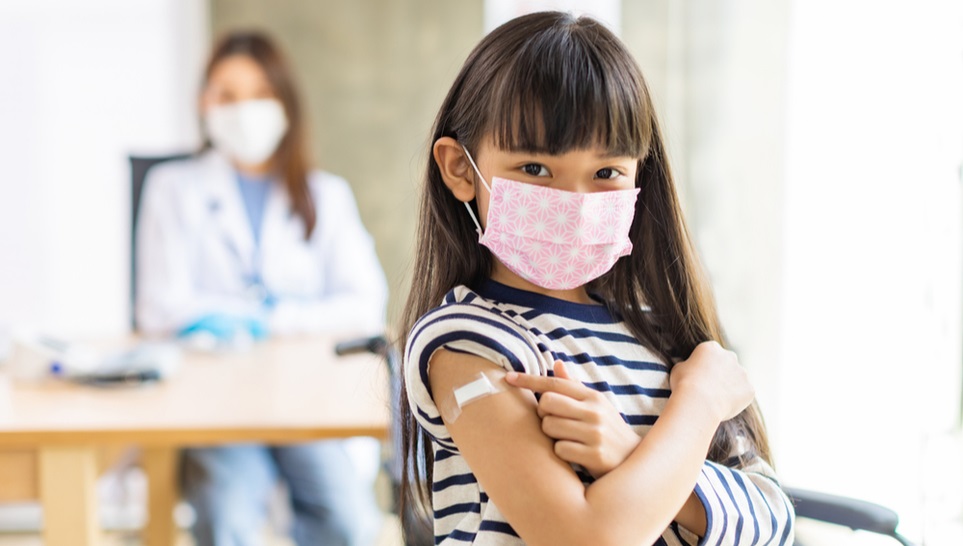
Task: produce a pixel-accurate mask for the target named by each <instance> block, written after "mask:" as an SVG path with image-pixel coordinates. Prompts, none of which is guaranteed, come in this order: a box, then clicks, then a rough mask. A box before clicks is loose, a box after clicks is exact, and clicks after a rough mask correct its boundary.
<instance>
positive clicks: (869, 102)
mask: <svg viewBox="0 0 963 546" xmlns="http://www.w3.org/2000/svg"><path fill="white" fill-rule="evenodd" d="M586 5H590V6H591V11H592V12H593V13H595V14H597V15H598V16H599V17H600V18H602V19H604V20H605V21H606V22H608V23H609V24H610V25H611V26H612V28H614V29H616V30H617V31H618V32H619V33H620V35H621V36H622V38H623V39H624V40H625V41H626V43H627V44H628V45H629V47H630V48H631V50H632V51H633V53H634V54H635V55H636V58H637V60H638V61H639V63H640V65H641V66H642V69H643V72H644V74H645V75H646V77H647V79H648V83H649V86H650V89H651V91H652V93H653V95H654V97H655V101H656V104H657V105H658V107H659V110H660V112H661V115H662V125H663V128H664V131H665V133H666V136H667V139H668V142H669V152H670V157H671V160H672V164H673V168H674V170H675V173H676V175H677V177H678V181H679V185H680V190H681V192H682V193H683V198H684V203H685V208H686V213H687V215H688V220H689V223H690V228H691V231H692V235H693V236H694V238H695V240H696V242H697V245H698V247H699V249H700V252H701V254H702V257H703V258H704V261H705V265H706V268H707V270H708V272H709V275H710V276H711V279H712V282H713V284H714V286H715V289H716V295H717V298H718V304H719V308H720V312H721V314H722V318H723V322H724V324H725V325H726V327H727V331H728V334H729V337H730V341H731V344H732V346H733V348H734V349H735V350H736V351H737V352H738V353H739V355H740V360H741V361H742V362H743V363H744V364H745V365H746V367H747V368H748V369H749V370H750V374H751V376H752V377H753V379H754V382H755V384H756V388H757V391H758V396H759V400H760V403H761V405H762V408H763V412H764V413H765V415H766V418H767V421H768V425H769V430H770V433H771V436H772V442H773V447H774V451H775V456H776V461H777V466H778V470H779V472H780V475H781V477H782V479H783V480H784V481H785V482H787V483H789V484H792V485H797V486H801V487H806V488H810V489H819V490H823V491H828V492H833V493H840V494H845V495H849V496H856V497H861V498H866V499H871V500H873V501H875V502H879V503H881V504H886V505H888V506H890V507H892V508H894V509H896V510H897V511H898V512H899V513H900V514H901V516H902V520H903V526H902V529H903V530H904V532H905V534H907V535H909V536H911V537H914V538H916V539H917V540H923V541H924V542H925V543H926V544H961V543H963V521H961V520H963V514H961V512H963V440H961V432H960V420H961V385H963V354H961V346H963V342H961V340H963V321H961V317H963V296H961V293H963V292H961V288H963V266H961V263H963V197H961V188H960V184H961V177H960V172H961V162H963V3H961V2H959V0H920V1H917V2H912V3H910V2H896V1H870V0H807V1H798V0H797V1H792V0H732V1H724V2H717V1H710V0H645V1H641V0H639V1H633V0H623V1H618V0H610V1H601V0H596V1H595V2H591V3H586V2H581V3H579V2H564V1H555V2H535V1H531V2H526V1H508V0H498V1H496V0H487V1H486V0H458V1H451V0H363V1H362V0H324V1H311V2H306V1H301V0H270V1H268V0H209V1H202V0H139V1H137V2H129V1H126V0H86V1H84V2H75V1H71V0H4V2H2V3H0V158H2V166H3V170H2V174H0V345H2V344H3V343H4V341H3V340H4V339H5V337H6V333H7V332H9V331H10V330H12V329H14V328H21V327H29V328H35V329H40V330H43V331H45V332H50V333H55V334H57V335H61V336H75V337H90V336H105V335H115V334H122V333H124V332H126V331H127V329H128V328H129V316H130V315H129V313H130V310H129V283H130V279H129V263H130V262H129V260H130V256H129V248H130V234H131V226H130V204H129V202H130V173H129V167H128V162H127V157H128V156H129V155H131V154H141V155H155V154H157V155H159V154H168V153H174V152H183V151H191V150H194V149H197V148H198V146H199V145H200V140H199V127H198V119H197V113H196V111H197V107H196V106H197V94H198V88H199V82H200V77H201V70H202V65H203V62H204V61H205V58H206V55H207V53H208V49H209V47H210V44H211V42H212V40H213V39H214V38H215V37H216V36H218V35H219V34H220V33H221V32H223V31H226V30H228V29H235V28H238V27H247V28H258V29H264V30H267V31H269V32H270V33H272V34H273V35H274V36H275V37H276V38H277V40H278V41H279V43H280V45H281V46H282V47H283V48H284V49H285V50H286V52H287V53H288V55H289V56H290V58H291V61H292V64H293V67H294V69H295V74H296V75H297V76H298V79H299V83H300V86H301V89H302V91H303V94H304V96H305V98H306V99H307V108H308V111H309V117H310V120H311V125H312V127H311V130H312V146H313V151H314V153H315V159H316V161H317V164H318V165H319V166H320V167H321V168H324V169H326V170H329V171H331V172H334V173H336V174H339V175H341V176H343V177H345V178H346V179H347V180H348V181H349V182H350V183H351V186H352V188H353V190H354V193H355V195H356V197H357V200H358V204H359V207H360V211H361V215H362V219H363V221H364V223H365V225H366V226H367V228H368V230H369V231H370V232H371V233H372V234H373V236H374V238H375V240H376V244H377V251H378V255H379V257H380V259H381V263H382V265H383V266H384V268H385V271H386V273H387V275H388V280H389V287H390V290H391V299H390V306H389V320H390V321H394V320H395V319H397V317H398V316H399V312H400V309H401V307H402V305H403V303H404V300H405V295H406V292H407V286H408V285H409V284H410V282H411V279H410V278H409V270H410V263H409V262H410V258H411V254H412V249H413V234H414V227H415V218H416V204H417V193H418V189H419V185H420V182H421V176H422V173H423V169H424V165H425V162H426V157H427V150H428V144H429V143H428V142H427V140H426V139H427V136H428V133H429V129H430V126H431V123H432V121H433V116H434V114H435V113H436V112H437V109H438V107H439V105H440V103H441V100H442V98H443V95H444V93H445V92H446V91H447V89H448V86H449V85H450V83H451V80H452V79H453V77H454V75H455V73H456V71H457V70H458V68H459V67H460V65H461V63H462V61H463V60H464V58H465V56H466V55H467V54H468V52H469V51H470V49H471V48H472V47H473V46H474V45H475V44H476V43H477V42H478V40H479V39H480V38H481V37H482V36H483V35H484V33H485V32H486V30H488V29H491V28H493V27H494V26H495V25H497V24H498V23H500V22H501V21H504V20H505V19H507V18H509V17H511V16H513V15H515V14H517V13H521V12H523V11H531V10H533V9H539V8H541V7H553V8H562V9H568V8H580V9H586ZM2 354H3V348H2V347H0V356H2Z"/></svg>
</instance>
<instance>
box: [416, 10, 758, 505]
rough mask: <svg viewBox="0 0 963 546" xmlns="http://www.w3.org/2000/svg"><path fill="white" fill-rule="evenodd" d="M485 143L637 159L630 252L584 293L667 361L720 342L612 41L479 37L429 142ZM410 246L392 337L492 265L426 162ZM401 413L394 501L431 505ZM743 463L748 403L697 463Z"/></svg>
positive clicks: (632, 72) (551, 29) (593, 30)
mask: <svg viewBox="0 0 963 546" xmlns="http://www.w3.org/2000/svg"><path fill="white" fill-rule="evenodd" d="M489 135H491V136H492V137H493V138H494V141H495V145H496V146H497V147H498V148H500V149H505V150H516V151H528V152H536V153H548V154H559V153H563V152H566V151H569V150H576V149H585V148H588V147H592V146H601V147H602V148H604V149H606V150H607V151H609V152H610V153H612V154H613V155H619V156H635V157H638V158H640V159H639V169H638V175H637V177H636V181H635V184H636V187H638V188H640V190H641V191H640V193H639V197H638V201H637V204H636V210H635V219H634V221H633V223H632V228H631V232H630V236H631V239H632V242H633V245H634V250H633V252H632V254H631V255H630V256H627V257H625V258H622V259H621V260H619V261H618V262H617V263H616V265H615V267H614V268H613V269H612V270H611V271H609V272H608V273H606V274H605V275H603V276H602V277H600V278H599V279H597V280H596V281H594V282H593V283H592V284H591V285H590V287H589V288H590V291H592V292H594V293H597V294H599V295H601V296H602V297H603V299H604V300H605V301H606V302H608V305H609V306H610V307H611V309H612V311H613V312H614V313H617V315H618V316H621V317H622V318H623V320H624V321H625V323H626V325H627V326H628V328H629V330H631V332H632V333H633V334H634V335H635V337H636V338H637V339H638V340H639V341H640V342H641V343H643V344H645V345H646V346H647V347H650V348H651V349H652V350H654V351H656V352H657V353H658V354H660V355H661V356H662V358H663V359H665V361H666V362H668V363H670V365H671V363H672V362H673V361H674V360H677V359H684V358H687V357H688V356H689V354H690V353H691V352H692V350H693V349H694V348H695V347H696V345H698V344H699V343H701V342H703V341H708V340H716V341H719V342H720V343H722V342H724V336H723V332H722V329H721V326H720V324H719V319H718V317H717V314H716V308H715V302H714V300H713V296H712V291H711V289H710V288H709V285H708V283H707V282H706V279H705V278H704V277H703V273H702V267H701V266H700V264H699V261H698V259H697V256H696V253H695V251H694V249H693V246H692V243H691V241H690V238H689V234H688V231H687V229H686V225H685V221H684V220H683V217H682V211H681V208H680V205H679V200H678V197H677V195H676V191H675V187H674V185H673V182H672V174H671V172H670V171H669V165H668V162H667V160H666V153H665V146H664V144H663V141H662V135H661V132H660V130H659V125H658V122H657V120H656V116H655V112H654V108H653V105H652V100H651V97H650V95H649V91H648V89H647V87H646V85H645V81H644V79H643V78H642V72H641V70H640V69H639V67H638V65H637V64H636V62H635V61H634V59H633V58H632V56H631V54H630V53H629V52H628V50H627V49H626V48H625V46H624V44H622V42H621V41H619V39H618V38H616V37H615V35H613V34H612V33H611V32H610V31H609V30H608V29H606V28H605V27H604V26H603V25H602V24H600V23H599V22H597V21H595V20H593V19H591V18H587V17H579V18H576V17H573V16H572V15H569V14H566V13H558V12H542V13H535V14H531V15H525V16H522V17H519V18H517V19H514V20H512V21H509V22H508V23H505V24H504V25H502V26H500V27H499V28H497V29H495V30H494V31H492V32H491V33H490V34H489V35H488V36H486V37H485V38H484V39H483V40H482V41H481V43H479V44H478V46H477V47H475V49H474V50H473V51H472V52H471V54H470V55H469V56H468V59H467V60H466V61H465V64H464V66H463V67H462V69H461V72H460V73H459V74H458V76H457V77H456V78H455V82H454V84H453V85H452V87H451V90H450V91H449V93H448V96H447V97H446V98H445V101H444V103H443V104H442V107H441V111H440V112H439V113H438V117H437V118H436V120H435V125H434V129H433V131H432V138H431V141H432V142H435V141H437V140H438V139H439V138H441V137H446V136H447V137H452V138H455V139H457V140H458V141H459V142H460V143H462V144H463V145H464V146H466V147H467V148H468V149H469V150H470V151H476V150H477V148H478V145H479V143H480V141H481V139H482V138H485V137H487V136H489ZM472 204H473V205H474V203H472ZM476 211H477V209H476ZM417 237H418V242H417V256H416V260H415V264H414V271H413V275H412V279H413V281H412V286H411V291H410V293H409V296H408V302H407V305H406V306H405V310H404V314H403V317H402V328H403V329H402V332H405V333H407V332H409V331H410V329H411V327H412V326H413V325H414V323H415V322H416V321H417V320H418V319H419V318H420V317H421V316H422V315H423V314H424V313H426V312H427V311H429V310H430V309H432V308H433V307H436V306H437V305H438V304H439V303H440V302H441V301H442V300H443V298H444V296H445V294H446V293H447V292H448V291H449V290H451V289H452V288H453V287H455V286H457V285H460V284H464V285H467V286H477V285H478V284H479V283H480V282H482V281H484V280H485V279H487V278H488V276H489V275H490V272H491V268H492V263H493V262H492V256H491V254H490V253H489V251H488V249H487V248H485V247H483V246H481V245H479V244H478V243H477V234H476V232H475V226H474V225H473V223H472V221H471V219H470V217H469V216H468V214H466V213H465V210H464V208H463V206H462V204H461V202H460V201H458V200H457V199H455V197H454V196H453V195H452V193H451V192H450V191H449V190H448V188H447V187H446V186H445V184H444V182H443V181H442V178H441V172H440V170H439V167H438V165H437V164H436V163H435V161H434V159H433V157H432V155H431V153H430V152H429V156H428V168H427V174H426V180H425V187H424V190H423V193H422V200H421V210H420V218H419V223H418V233H417ZM648 308H651V311H649V310H648ZM403 335H407V334H403ZM403 341H407V340H406V339H404V340H403ZM402 393H404V389H402ZM401 414H402V418H403V420H404V424H403V443H404V446H405V451H404V457H403V458H404V461H405V463H404V464H405V468H406V469H409V471H411V472H412V474H411V475H409V474H408V473H407V472H406V473H405V478H406V479H407V481H406V483H404V484H403V489H404V490H405V492H406V495H407V497H406V498H405V500H407V501H410V500H416V501H419V502H420V503H421V504H422V505H423V506H430V498H431V491H430V488H429V487H430V484H431V480H432V450H431V440H430V438H429V437H428V435H427V433H426V432H425V431H423V430H421V429H420V427H419V426H418V424H417V422H416V421H415V418H414V415H413V414H412V412H411V409H410V407H409V406H408V401H407V399H406V398H404V397H403V399H402V407H401ZM739 437H744V438H745V439H746V441H748V443H749V447H750V451H749V452H748V453H746V454H745V455H744V456H743V457H742V458H740V459H737V460H729V458H730V456H731V455H732V453H733V452H734V451H735V450H736V447H737V446H736V440H737V438H739ZM753 456H759V457H762V458H763V459H765V460H766V461H767V462H771V456H770V452H769V443H768V439H767V435H766V430H765V425H764V424H763V422H762V419H761V416H760V413H759V411H758V409H757V407H756V406H755V404H753V405H752V406H750V407H749V408H747V409H746V410H745V411H743V412H742V413H741V414H740V415H738V416H737V417H735V418H734V419H732V420H730V421H727V422H725V423H722V424H721V425H720V426H719V429H718V430H717V432H716V435H715V437H714V438H713V441H712V446H711V447H710V450H709V453H708V458H709V459H711V460H713V461H717V462H725V463H728V464H739V463H742V462H745V460H746V459H748V458H751V457H753ZM429 513H430V512H429Z"/></svg>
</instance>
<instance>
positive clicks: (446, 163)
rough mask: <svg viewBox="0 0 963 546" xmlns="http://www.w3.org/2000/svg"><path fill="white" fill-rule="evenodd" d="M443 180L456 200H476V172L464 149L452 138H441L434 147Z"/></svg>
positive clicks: (433, 150)
mask: <svg viewBox="0 0 963 546" xmlns="http://www.w3.org/2000/svg"><path fill="white" fill-rule="evenodd" d="M431 151H432V154H433V155H434V156H435V163H437V164H438V170H439V171H441V179H442V180H444V181H445V185H446V186H448V189H449V190H450V191H451V193H452V195H454V196H455V199H458V200H459V201H463V202H465V203H467V202H469V201H471V200H472V199H474V198H475V172H474V170H473V169H472V167H471V163H469V162H468V157H467V156H466V155H465V150H464V148H462V147H461V144H459V143H458V141H457V140H455V139H453V138H451V137H441V138H439V139H438V140H436V141H435V145H434V146H432V150H431Z"/></svg>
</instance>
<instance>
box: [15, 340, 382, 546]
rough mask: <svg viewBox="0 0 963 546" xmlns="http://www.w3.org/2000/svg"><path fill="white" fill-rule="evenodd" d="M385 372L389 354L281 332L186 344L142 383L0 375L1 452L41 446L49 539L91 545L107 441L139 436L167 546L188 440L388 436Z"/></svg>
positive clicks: (152, 529) (156, 534) (39, 475)
mask: <svg viewBox="0 0 963 546" xmlns="http://www.w3.org/2000/svg"><path fill="white" fill-rule="evenodd" d="M387 377H388V374H387V368H386V366H385V364H384V362H383V360H382V359H381V358H379V357H377V356H374V355H357V356H350V357H338V356H336V355H335V354H334V341H333V340H330V339H325V338H311V339H307V338H306V339H292V340H283V341H272V342H268V343H265V344H261V345H258V346H256V347H255V348H254V349H253V350H252V351H250V352H248V353H243V354H228V355H218V356H211V355H201V354H192V353H185V354H184V359H183V364H182V366H181V368H180V370H179V371H178V372H177V373H176V374H175V375H174V376H173V377H171V378H170V379H169V380H166V381H164V382H162V383H158V384H155V385H148V386H144V387H134V388H121V389H103V388H96V387H83V386H77V385H70V384H65V383H59V382H46V383H40V384H34V385H30V384H18V383H10V382H9V380H8V379H7V378H6V377H5V376H3V375H2V374H0V450H2V451H9V452H13V453H16V454H18V455H17V456H19V457H25V456H27V455H28V454H29V453H36V454H37V458H36V465H35V466H36V470H35V472H36V484H37V485H36V489H35V490H36V491H37V492H38V493H39V496H40V499H41V502H42V504H43V508H44V522H45V524H44V531H43V535H44V544H46V545H47V546H59V545H70V546H87V545H93V544H98V543H99V538H100V530H99V522H98V519H97V507H96V497H95V489H94V488H95V481H96V474H97V454H98V450H100V449H102V448H104V447H108V448H109V447H111V446H116V445H129V444H138V445H140V446H142V447H143V448H144V458H143V461H144V469H145V472H146V473H147V476H148V480H149V491H150V493H149V503H150V508H149V521H148V525H147V528H146V530H145V539H146V543H147V544H149V545H150V546H155V545H157V546H170V545H171V544H173V542H174V536H175V528H174V524H173V507H174V504H175V503H176V501H177V495H176V492H177V489H176V481H175V480H176V463H177V459H176V455H177V450H178V449H179V448H181V447H184V446H188V445H214V444H225V443H233V442H242V441H246V442H261V443H291V442H298V441H306V440H317V439H322V438H342V437H348V436H375V437H379V438H384V437H385V436H386V434H387V428H388V419H389V412H388V399H389V395H388V380H387ZM27 466H28V467H29V465H27Z"/></svg>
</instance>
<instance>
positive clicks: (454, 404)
mask: <svg viewBox="0 0 963 546" xmlns="http://www.w3.org/2000/svg"><path fill="white" fill-rule="evenodd" d="M499 381H501V380H500V379H495V380H494V381H493V380H492V379H491V378H490V377H489V376H488V375H486V374H484V373H481V372H479V373H478V374H477V375H475V377H474V379H472V380H471V381H469V382H468V383H465V384H464V385H461V386H460V387H455V388H454V389H452V390H451V392H450V393H446V394H445V395H444V396H443V397H442V399H441V400H440V401H439V403H438V411H439V412H440V413H441V417H442V419H444V420H445V422H446V423H454V422H455V420H457V419H458V416H459V415H461V411H462V409H463V408H464V407H465V406H467V405H469V404H471V403H474V402H477V401H479V400H482V399H484V398H487V397H489V396H491V395H493V394H498V393H499V392H502V388H501V387H499V386H498V382H499Z"/></svg>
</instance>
